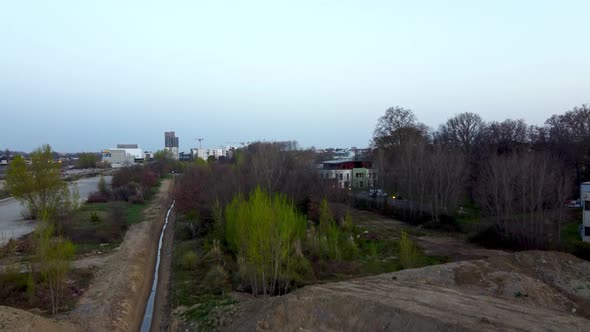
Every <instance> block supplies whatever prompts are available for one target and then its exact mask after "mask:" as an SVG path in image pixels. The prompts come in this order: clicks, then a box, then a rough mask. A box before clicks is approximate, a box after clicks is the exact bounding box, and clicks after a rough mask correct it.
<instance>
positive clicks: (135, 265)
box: [70, 181, 171, 331]
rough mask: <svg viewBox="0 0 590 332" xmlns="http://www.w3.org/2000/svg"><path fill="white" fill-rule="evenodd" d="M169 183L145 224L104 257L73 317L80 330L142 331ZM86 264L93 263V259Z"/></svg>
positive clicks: (162, 187)
mask: <svg viewBox="0 0 590 332" xmlns="http://www.w3.org/2000/svg"><path fill="white" fill-rule="evenodd" d="M170 184H171V182H170V181H164V182H163V183H162V186H161V187H160V191H159V193H158V195H157V196H156V198H155V199H154V200H153V202H152V203H151V205H150V206H149V207H148V208H147V209H146V212H145V218H146V221H144V222H141V223H138V224H135V225H133V226H132V227H131V228H130V229H129V230H128V231H127V233H126V235H125V239H124V241H123V243H122V244H121V246H120V248H119V250H117V251H116V252H115V253H113V254H111V255H108V256H107V257H106V258H104V260H105V261H104V262H102V264H104V266H103V268H102V269H101V270H100V271H99V272H98V274H97V276H96V278H95V280H94V281H93V282H92V284H91V285H90V287H89V289H88V291H86V292H85V293H84V294H83V295H82V297H81V299H80V301H79V302H78V304H77V306H76V309H75V310H74V311H73V312H72V313H71V316H70V319H71V321H72V322H74V323H75V324H76V325H78V326H80V329H81V330H85V331H130V330H138V329H139V326H140V325H141V320H142V318H143V311H144V309H145V308H144V306H145V301H146V299H147V295H148V294H149V290H150V288H151V281H152V274H153V273H152V271H153V267H154V265H155V255H156V249H157V248H156V246H157V238H158V236H159V230H160V229H161V226H162V223H163V221H164V215H165V212H166V208H167V204H168V191H169V187H170ZM96 259H98V258H96ZM96 259H95V260H96ZM101 259H103V258H102V257H101ZM86 262H87V263H92V260H90V259H88V260H87V261H86ZM100 263H101V262H99V264H100Z"/></svg>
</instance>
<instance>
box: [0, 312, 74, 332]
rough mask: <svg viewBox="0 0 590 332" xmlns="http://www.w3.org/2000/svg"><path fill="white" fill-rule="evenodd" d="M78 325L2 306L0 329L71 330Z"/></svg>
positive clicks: (56, 331) (57, 331) (48, 331)
mask: <svg viewBox="0 0 590 332" xmlns="http://www.w3.org/2000/svg"><path fill="white" fill-rule="evenodd" d="M76 330H77V329H76V327H75V326H73V325H71V324H69V323H67V322H58V321H56V320H53V319H49V318H45V317H41V316H39V315H35V314H32V313H30V312H27V311H24V310H20V309H16V308H11V307H5V306H0V331H19V332H20V331H22V332H24V331H46V332H62V331H63V332H69V331H76Z"/></svg>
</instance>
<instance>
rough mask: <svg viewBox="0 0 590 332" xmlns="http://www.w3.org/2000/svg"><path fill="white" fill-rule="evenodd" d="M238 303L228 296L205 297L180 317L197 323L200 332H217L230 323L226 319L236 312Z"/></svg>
mask: <svg viewBox="0 0 590 332" xmlns="http://www.w3.org/2000/svg"><path fill="white" fill-rule="evenodd" d="M236 303H237V302H236V301H235V300H233V299H232V298H230V297H228V296H224V295H205V296H202V297H200V298H199V299H198V301H197V304H196V305H195V306H193V307H192V308H191V309H189V310H186V311H184V312H183V313H181V314H180V316H181V317H182V318H184V319H185V320H188V321H196V322H197V323H198V326H199V331H215V330H217V329H219V328H220V327H223V326H225V325H227V324H228V323H229V322H230V321H229V320H228V319H227V318H226V317H227V316H228V315H232V314H233V313H234V312H235V304H236Z"/></svg>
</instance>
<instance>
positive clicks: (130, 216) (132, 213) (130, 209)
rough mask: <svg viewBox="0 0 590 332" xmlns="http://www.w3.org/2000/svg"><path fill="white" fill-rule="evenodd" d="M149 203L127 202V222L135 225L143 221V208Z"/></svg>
mask: <svg viewBox="0 0 590 332" xmlns="http://www.w3.org/2000/svg"><path fill="white" fill-rule="evenodd" d="M146 206H147V204H146V203H144V204H127V205H126V206H125V211H126V216H127V224H128V225H133V224H137V223H139V222H141V221H142V220H143V210H144V209H145V208H146Z"/></svg>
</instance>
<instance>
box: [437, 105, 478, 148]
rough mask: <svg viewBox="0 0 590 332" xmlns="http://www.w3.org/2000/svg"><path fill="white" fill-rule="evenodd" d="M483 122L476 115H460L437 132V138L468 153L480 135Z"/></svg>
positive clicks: (451, 119) (468, 113) (467, 113)
mask: <svg viewBox="0 0 590 332" xmlns="http://www.w3.org/2000/svg"><path fill="white" fill-rule="evenodd" d="M483 127H484V122H483V120H482V119H481V117H480V116H479V115H478V114H475V113H470V112H466V113H461V114H457V115H455V116H454V117H452V118H450V119H449V120H448V121H447V123H446V124H444V125H442V126H441V128H440V130H439V138H440V139H441V140H442V141H443V142H444V143H447V144H450V145H452V146H456V147H459V148H460V149H462V150H463V152H465V153H469V152H470V151H471V148H472V146H473V144H474V143H475V142H476V140H477V139H478V138H479V136H480V135H481V130H482V128H483Z"/></svg>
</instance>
